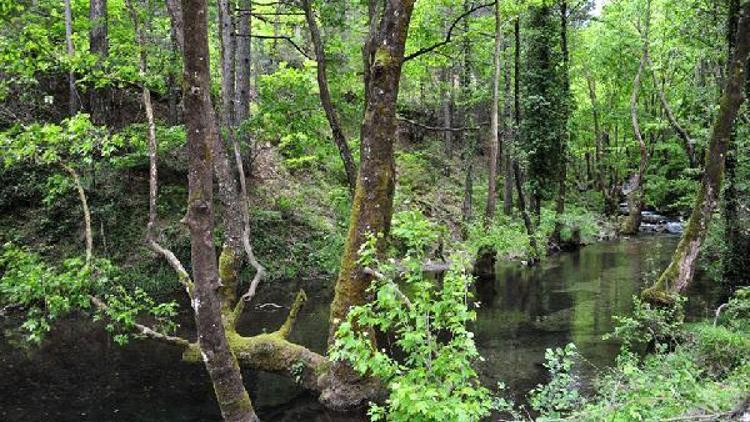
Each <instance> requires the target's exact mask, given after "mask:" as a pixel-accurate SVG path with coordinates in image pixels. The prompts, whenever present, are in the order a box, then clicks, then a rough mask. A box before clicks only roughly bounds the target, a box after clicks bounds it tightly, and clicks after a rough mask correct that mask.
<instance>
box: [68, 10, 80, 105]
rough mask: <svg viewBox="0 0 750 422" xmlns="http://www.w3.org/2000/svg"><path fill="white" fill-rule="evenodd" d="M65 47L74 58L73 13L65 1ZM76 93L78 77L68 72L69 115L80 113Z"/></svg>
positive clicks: (71, 71)
mask: <svg viewBox="0 0 750 422" xmlns="http://www.w3.org/2000/svg"><path fill="white" fill-rule="evenodd" d="M65 47H66V49H67V52H68V57H70V58H71V60H72V58H73V55H74V54H75V50H74V48H73V11H72V9H71V4H70V0H65ZM77 96H78V94H77V92H76V76H75V74H74V73H73V69H72V68H71V70H69V71H68V114H69V115H71V116H72V115H74V114H76V111H78V101H77Z"/></svg>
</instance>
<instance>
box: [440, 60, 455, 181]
mask: <svg viewBox="0 0 750 422" xmlns="http://www.w3.org/2000/svg"><path fill="white" fill-rule="evenodd" d="M441 76H442V78H441V79H442V80H441V82H442V83H441V86H442V89H441V91H442V95H441V97H442V101H441V112H442V117H443V127H452V126H453V116H452V103H453V72H451V69H450V68H449V67H445V68H443V70H442V72H441ZM443 137H444V141H445V155H446V156H447V157H448V158H449V159H450V158H451V157H452V156H453V131H450V130H446V131H445V132H443ZM449 174H450V163H448V165H447V166H446V168H445V175H446V176H448V175H449Z"/></svg>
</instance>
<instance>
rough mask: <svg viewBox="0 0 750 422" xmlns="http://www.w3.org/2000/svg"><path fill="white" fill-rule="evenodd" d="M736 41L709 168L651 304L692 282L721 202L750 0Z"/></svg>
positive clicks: (739, 98) (749, 42) (747, 51)
mask: <svg viewBox="0 0 750 422" xmlns="http://www.w3.org/2000/svg"><path fill="white" fill-rule="evenodd" d="M736 40H737V41H736V42H737V45H736V49H735V54H734V56H733V58H732V60H731V63H730V66H729V67H728V72H727V73H728V76H727V79H726V84H725V88H724V94H723V95H722V97H721V101H720V103H719V113H718V115H717V116H716V120H715V121H714V124H713V127H712V129H711V137H710V140H709V144H708V148H707V149H706V158H705V162H706V169H705V172H704V174H703V179H702V180H701V186H700V189H699V191H698V194H697V196H696V199H695V205H694V207H693V212H692V214H691V216H690V221H689V222H688V225H687V227H686V228H685V232H684V233H683V235H682V239H680V243H679V244H678V245H677V249H676V250H675V252H674V255H673V256H672V262H671V263H670V264H669V266H668V267H667V269H666V270H664V272H663V273H662V274H661V276H660V277H659V279H658V280H657V281H656V283H655V284H654V285H653V286H651V287H650V288H648V289H646V290H644V291H643V293H642V297H643V298H644V299H645V300H647V301H649V302H652V303H662V304H669V303H672V302H673V294H675V293H679V292H681V291H683V290H684V289H685V288H686V287H687V286H688V285H689V284H690V282H691V281H692V279H693V275H694V272H695V264H696V260H697V258H698V253H699V251H700V248H701V246H702V245H703V241H704V240H705V239H706V234H707V233H708V228H709V225H710V223H711V218H712V216H713V214H714V211H715V210H716V208H717V206H718V203H719V196H720V195H721V186H722V178H723V176H724V165H725V157H726V153H727V150H728V148H729V142H730V139H731V135H732V130H733V127H734V120H735V117H736V116H737V112H738V110H739V108H740V106H741V105H742V102H743V101H744V100H745V97H744V95H743V88H744V85H745V82H746V80H747V75H746V63H747V60H748V55H750V3H745V5H744V6H742V16H741V18H740V22H739V28H738V30H737V38H736Z"/></svg>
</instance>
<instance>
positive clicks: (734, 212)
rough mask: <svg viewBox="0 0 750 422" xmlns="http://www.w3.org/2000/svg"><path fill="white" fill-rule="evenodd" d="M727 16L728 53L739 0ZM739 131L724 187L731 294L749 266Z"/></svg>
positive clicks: (724, 271)
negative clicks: (739, 167) (739, 173)
mask: <svg viewBox="0 0 750 422" xmlns="http://www.w3.org/2000/svg"><path fill="white" fill-rule="evenodd" d="M728 3H729V4H728V9H729V13H728V19H727V44H728V47H729V48H728V57H731V56H732V54H734V50H735V47H736V40H735V36H736V35H737V24H738V20H739V14H740V2H739V0H729V1H728ZM749 91H750V85H748V84H747V82H746V83H745V96H746V97H747V95H748V93H749ZM736 135H737V134H736V131H732V134H731V138H730V140H729V143H730V146H729V151H727V158H726V170H725V172H726V187H725V188H724V197H723V200H724V241H725V242H726V246H727V248H726V252H725V253H724V255H723V256H722V265H721V278H722V283H723V284H724V286H725V288H726V290H727V293H729V294H731V293H733V292H734V291H735V289H736V288H737V287H739V286H741V285H743V284H747V282H746V281H745V277H744V271H745V270H746V269H747V268H750V255H748V253H747V251H748V250H750V236H747V235H743V233H742V230H741V224H742V222H741V220H740V218H739V210H740V207H741V203H740V201H739V197H738V196H739V192H738V190H737V185H736V183H737V178H736V177H737V174H736V170H737V159H738V154H740V151H739V149H738V148H737V144H736V143H735V139H736Z"/></svg>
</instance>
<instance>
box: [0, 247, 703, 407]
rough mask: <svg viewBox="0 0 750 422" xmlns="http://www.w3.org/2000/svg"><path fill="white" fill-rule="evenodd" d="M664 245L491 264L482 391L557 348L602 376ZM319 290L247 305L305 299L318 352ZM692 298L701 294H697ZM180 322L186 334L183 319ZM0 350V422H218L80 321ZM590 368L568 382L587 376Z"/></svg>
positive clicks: (159, 371)
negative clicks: (26, 347) (529, 263)
mask: <svg viewBox="0 0 750 422" xmlns="http://www.w3.org/2000/svg"><path fill="white" fill-rule="evenodd" d="M676 243H677V238H674V237H667V236H640V237H638V238H637V239H632V240H627V241H622V242H611V243H601V244H596V245H592V246H589V247H586V248H584V249H582V250H580V251H578V252H574V253H570V254H563V255H560V256H557V257H553V258H550V259H548V260H546V261H545V262H544V263H543V265H541V266H540V267H538V268H533V269H527V268H523V267H520V266H519V265H510V264H507V263H499V264H498V265H497V274H496V277H495V278H492V279H484V280H480V281H479V283H478V284H477V288H476V296H477V297H476V300H478V301H479V302H481V307H480V308H479V309H478V320H477V321H476V323H475V326H474V327H473V328H474V331H475V333H476V340H477V343H478V346H479V348H480V352H481V353H482V355H483V356H484V357H485V361H484V362H483V363H481V368H480V373H481V375H482V378H483V380H484V381H485V382H486V383H488V385H495V383H496V382H497V381H502V382H504V383H505V384H506V385H507V386H509V388H510V390H511V392H512V393H513V394H514V395H515V396H516V398H522V397H523V396H524V394H525V392H527V391H528V390H529V389H531V388H533V387H534V386H535V385H536V384H537V383H539V382H542V381H543V380H544V377H545V373H544V369H543V367H542V365H541V364H542V362H543V361H544V351H545V349H546V348H548V347H558V346H564V345H565V344H567V343H568V342H574V343H576V345H577V346H578V348H579V350H580V351H581V353H582V354H583V356H585V358H586V359H587V360H588V361H590V362H591V363H592V364H594V365H596V366H600V367H602V366H606V365H609V364H611V363H612V361H613V359H614V356H615V355H616V353H617V345H616V344H614V343H612V342H604V341H602V339H601V337H602V335H603V334H605V333H607V332H609V331H611V330H612V328H613V324H614V320H613V318H612V317H613V316H614V315H623V314H627V313H628V312H630V310H631V306H632V302H631V298H632V296H633V295H634V294H636V292H637V291H638V290H639V289H640V287H641V284H642V282H643V280H653V278H654V277H655V276H656V274H657V273H658V271H659V270H660V269H661V268H663V267H664V266H665V265H666V264H667V262H668V261H669V258H670V255H671V253H672V251H673V249H674V247H675V245H676ZM325 284H327V283H325V282H321V281H320V280H318V281H315V282H313V283H309V284H307V285H305V286H297V285H284V286H283V287H282V286H281V285H276V286H272V287H269V288H266V289H264V291H263V292H261V294H260V296H259V303H263V302H273V303H276V304H280V305H285V306H288V305H289V304H290V303H291V302H292V300H293V297H294V294H295V292H296V290H297V289H298V288H299V287H305V288H306V290H307V292H308V296H309V297H310V301H309V302H308V305H307V306H306V307H305V308H304V309H303V311H302V314H301V315H300V317H299V318H298V322H297V325H296V327H295V330H294V331H293V334H292V340H293V341H296V342H299V343H301V344H304V345H306V346H308V347H310V348H311V349H313V350H315V351H318V352H323V350H324V348H325V342H326V335H327V331H328V326H327V321H328V303H330V296H331V292H330V289H328V288H327V287H322V286H324V285H325ZM695 291H697V292H702V291H704V288H703V287H701V285H700V284H697V287H696V288H695ZM711 305H712V303H711V300H710V299H709V300H703V299H701V300H695V301H692V302H691V304H690V305H689V307H688V309H689V312H692V313H693V314H698V315H702V313H705V312H707V310H708V309H709V308H710V307H711ZM264 309H265V310H263V309H256V310H253V311H251V312H247V313H246V315H244V317H243V319H242V321H241V322H240V327H241V328H240V331H241V332H243V333H244V334H254V333H258V332H260V331H261V330H263V329H264V328H265V329H267V330H274V329H276V328H277V327H278V326H279V325H280V324H281V323H282V322H283V320H284V318H285V315H286V312H287V309H284V308H282V309H275V308H274V307H266V308H264ZM185 320H186V322H188V324H189V321H190V317H189V315H187V314H186V315H185ZM1 323H2V321H0V324H1ZM0 329H2V327H1V326H0ZM186 329H187V330H189V329H190V327H186ZM9 343H10V342H9V341H8V338H7V337H4V338H3V339H2V340H0V420H3V421H6V420H7V421H134V420H137V421H214V420H216V421H218V420H219V415H218V409H217V407H216V404H215V402H214V398H213V394H212V391H211V384H210V382H209V380H208V378H207V376H206V374H205V371H204V370H203V368H201V367H200V366H196V365H188V364H185V363H182V362H181V361H180V353H179V350H176V349H174V348H172V347H170V346H165V345H162V344H159V343H155V342H152V341H137V342H133V343H131V344H130V345H128V346H126V347H124V348H123V347H119V346H117V345H115V344H112V342H111V340H110V338H109V336H108V335H107V334H106V333H104V331H103V330H102V327H101V325H96V324H92V323H91V322H88V321H85V320H69V321H65V322H64V323H62V324H60V325H59V327H58V328H57V329H56V330H55V331H54V332H53V333H52V334H51V335H50V336H49V338H48V341H46V342H45V344H44V346H43V347H42V348H41V349H39V350H34V351H29V352H28V353H27V352H24V351H22V350H19V349H17V348H14V347H13V346H11V344H9ZM591 368H592V367H591V366H590V365H581V368H580V369H579V370H580V371H583V375H587V373H588V372H590V371H591V370H592V369H591ZM244 377H245V379H246V381H247V384H248V385H249V386H250V393H251V395H252V397H253V400H254V402H255V404H256V407H258V408H259V413H260V416H261V417H262V418H263V420H268V421H335V422H344V421H364V420H366V418H365V417H364V415H341V414H334V413H332V412H328V411H326V410H325V409H322V408H321V407H320V406H319V405H318V404H317V402H316V400H315V398H314V397H313V396H311V395H309V394H306V393H304V392H302V391H300V390H299V389H298V388H297V387H296V386H295V385H294V384H293V383H292V382H291V380H289V379H287V378H284V377H279V376H275V375H269V374H263V373H253V372H250V371H245V373H244Z"/></svg>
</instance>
